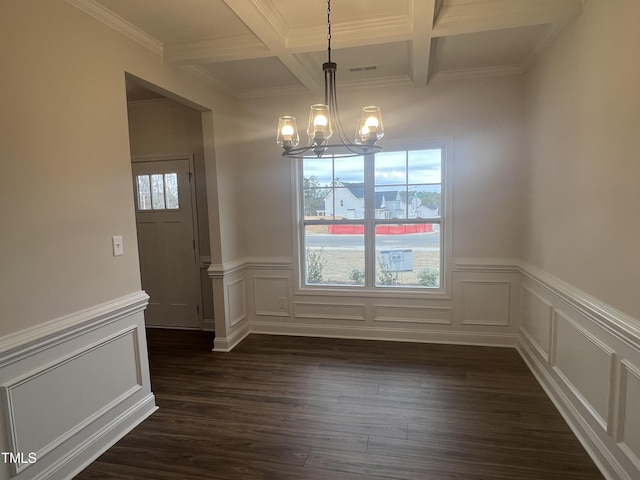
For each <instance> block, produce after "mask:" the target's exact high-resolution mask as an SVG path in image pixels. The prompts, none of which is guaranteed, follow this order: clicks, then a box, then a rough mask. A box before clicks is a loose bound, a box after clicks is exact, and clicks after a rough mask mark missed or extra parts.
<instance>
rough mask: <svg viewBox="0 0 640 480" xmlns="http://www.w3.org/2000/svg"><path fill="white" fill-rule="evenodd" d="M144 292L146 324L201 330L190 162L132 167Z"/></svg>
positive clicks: (136, 164) (161, 162)
mask: <svg viewBox="0 0 640 480" xmlns="http://www.w3.org/2000/svg"><path fill="white" fill-rule="evenodd" d="M132 169H133V183H134V188H135V192H136V224H137V229H138V248H139V256H140V271H141V275H142V288H143V289H144V290H145V291H146V292H147V294H149V296H150V297H151V298H150V300H149V306H148V307H147V309H146V311H145V321H146V324H147V325H148V326H161V327H178V328H196V327H198V326H199V323H200V322H199V316H200V315H199V311H200V306H199V303H200V280H199V267H198V263H197V259H196V244H195V238H196V236H195V234H194V223H193V192H192V187H191V173H190V160H189V159H180V160H159V161H145V162H135V163H133V164H132Z"/></svg>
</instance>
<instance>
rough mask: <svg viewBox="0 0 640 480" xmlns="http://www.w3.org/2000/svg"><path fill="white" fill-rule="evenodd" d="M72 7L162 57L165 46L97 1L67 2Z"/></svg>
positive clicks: (76, 0) (67, 0) (78, 0)
mask: <svg viewBox="0 0 640 480" xmlns="http://www.w3.org/2000/svg"><path fill="white" fill-rule="evenodd" d="M66 2H67V3H68V4H70V5H73V6H74V7H76V8H77V9H79V10H81V11H83V12H84V13H86V14H88V15H91V16H92V17H93V18H95V19H96V20H98V21H99V22H101V23H103V24H104V25H106V26H107V27H110V28H112V29H113V30H115V31H116V32H118V33H120V34H122V35H124V36H125V37H128V38H130V39H131V40H133V41H134V42H136V43H137V44H139V45H142V46H143V47H145V48H146V49H148V50H150V51H152V52H153V53H155V54H156V55H158V56H160V57H162V54H163V52H164V44H163V43H162V42H161V41H159V40H157V39H155V38H153V37H152V36H151V35H149V34H148V33H146V32H144V31H143V30H141V29H139V28H138V27H136V26H135V25H133V24H132V23H129V22H127V21H126V20H125V19H124V18H122V17H120V16H119V15H116V14H115V13H113V12H112V11H111V10H109V9H107V8H105V7H104V6H102V5H101V4H99V3H98V2H96V1H95V0H66Z"/></svg>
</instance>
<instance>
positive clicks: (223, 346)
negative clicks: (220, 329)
mask: <svg viewBox="0 0 640 480" xmlns="http://www.w3.org/2000/svg"><path fill="white" fill-rule="evenodd" d="M249 333H251V332H250V330H249V324H248V323H245V324H243V325H242V326H241V327H240V328H237V329H236V330H234V331H233V333H231V335H229V336H227V337H218V336H216V337H215V338H214V339H213V351H214V352H230V351H231V350H233V349H234V347H236V346H237V345H238V344H239V343H240V342H242V340H244V339H245V338H246V337H247V335H249Z"/></svg>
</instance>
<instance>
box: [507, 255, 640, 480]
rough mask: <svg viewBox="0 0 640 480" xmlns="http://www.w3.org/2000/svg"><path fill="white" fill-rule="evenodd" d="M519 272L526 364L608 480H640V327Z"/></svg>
mask: <svg viewBox="0 0 640 480" xmlns="http://www.w3.org/2000/svg"><path fill="white" fill-rule="evenodd" d="M521 269H522V277H523V278H522V284H523V285H522V289H521V292H522V302H521V309H522V311H521V321H522V326H521V334H522V335H521V338H520V345H519V350H520V353H521V355H522V357H523V359H524V360H525V361H526V362H527V364H528V365H529V367H530V369H531V371H532V372H533V373H534V375H536V377H537V378H538V380H539V382H540V384H541V385H542V386H543V388H544V389H545V391H546V392H547V394H548V395H549V397H550V398H551V400H552V401H553V402H554V403H555V405H556V406H557V408H558V410H559V411H560V413H561V414H562V415H563V416H564V418H565V420H566V421H567V423H568V424H569V425H570V426H571V428H572V429H573V431H574V433H575V434H576V436H577V437H578V438H579V439H580V441H581V442H582V444H583V445H584V446H585V448H586V449H587V451H588V452H589V453H590V455H591V457H592V458H593V460H594V461H595V462H596V464H597V465H598V466H599V468H600V470H601V471H602V473H603V475H604V476H605V478H606V479H608V480H635V479H637V478H640V409H639V408H638V405H640V368H639V367H638V366H639V365H640V323H639V322H638V321H637V320H634V319H632V318H629V317H628V316H626V315H624V314H623V313H621V312H618V311H616V310H614V309H613V308H612V307H610V306H608V305H606V304H603V303H601V302H599V301H598V300H597V299H595V298H593V297H590V296H588V295H587V294H586V293H584V292H581V291H579V290H577V289H576V288H575V287H573V286H571V285H568V284H566V283H564V282H562V281H561V280H559V279H557V278H555V277H553V276H551V275H549V274H548V273H546V272H544V271H541V270H539V269H536V268H535V267H531V266H529V265H522V266H521Z"/></svg>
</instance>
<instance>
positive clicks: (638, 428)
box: [619, 361, 640, 470]
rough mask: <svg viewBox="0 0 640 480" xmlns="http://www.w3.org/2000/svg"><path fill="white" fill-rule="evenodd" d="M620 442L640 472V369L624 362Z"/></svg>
mask: <svg viewBox="0 0 640 480" xmlns="http://www.w3.org/2000/svg"><path fill="white" fill-rule="evenodd" d="M621 373H622V375H621V377H622V381H621V390H622V391H621V392H620V403H621V405H620V432H619V440H620V445H621V448H622V450H623V452H624V453H625V454H626V455H627V457H628V458H629V459H630V460H631V461H632V462H633V464H634V465H635V466H636V468H637V469H639V470H640V408H638V405H640V369H639V368H638V367H636V366H634V365H632V364H630V363H628V362H626V361H623V362H622V371H621Z"/></svg>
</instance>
